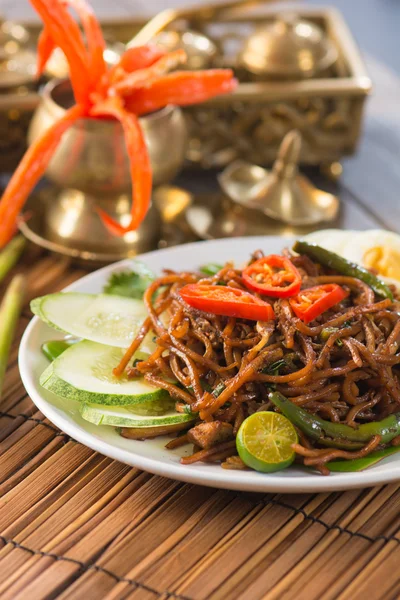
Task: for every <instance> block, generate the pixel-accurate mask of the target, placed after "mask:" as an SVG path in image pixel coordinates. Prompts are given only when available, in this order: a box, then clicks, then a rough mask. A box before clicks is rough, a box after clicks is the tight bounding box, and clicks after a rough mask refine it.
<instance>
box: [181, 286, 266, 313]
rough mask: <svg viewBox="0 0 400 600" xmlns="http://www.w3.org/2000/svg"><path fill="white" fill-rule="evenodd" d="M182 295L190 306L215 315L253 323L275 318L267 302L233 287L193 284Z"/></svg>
mask: <svg viewBox="0 0 400 600" xmlns="http://www.w3.org/2000/svg"><path fill="white" fill-rule="evenodd" d="M180 295H181V297H182V299H183V300H184V301H185V302H186V303H187V304H189V306H192V307H193V308H197V309H198V310H202V311H204V312H209V313H213V314H215V315H224V316H226V317H239V318H242V319H250V320H251V321H271V320H272V319H274V318H275V313H274V311H273V308H272V306H270V305H269V304H268V303H267V302H264V301H263V300H260V299H259V298H257V297H256V296H252V294H249V292H245V291H243V290H239V289H237V288H233V287H228V286H222V285H221V286H219V285H198V284H196V283H191V284H189V285H185V286H184V287H183V288H182V289H181V291H180Z"/></svg>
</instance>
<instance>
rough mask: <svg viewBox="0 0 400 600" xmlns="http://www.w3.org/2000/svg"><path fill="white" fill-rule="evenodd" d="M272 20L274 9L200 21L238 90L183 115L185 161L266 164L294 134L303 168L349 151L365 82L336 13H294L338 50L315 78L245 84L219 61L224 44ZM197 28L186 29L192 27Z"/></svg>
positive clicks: (357, 135) (363, 71)
mask: <svg viewBox="0 0 400 600" xmlns="http://www.w3.org/2000/svg"><path fill="white" fill-rule="evenodd" d="M279 12H281V11H279ZM277 14H278V11H277V10H276V11H268V13H267V14H265V13H264V15H259V14H258V15H257V14H254V15H253V16H249V14H248V11H246V12H244V11H232V15H231V16H230V17H226V16H225V17H224V20H223V21H222V20H221V21H220V22H219V23H218V24H216V23H215V22H214V23H207V22H202V23H201V30H202V32H203V33H205V34H206V35H208V36H209V37H211V39H213V40H214V41H215V42H216V43H217V44H218V46H219V47H220V48H221V50H222V55H223V64H224V66H232V67H233V68H236V69H235V70H236V74H237V76H238V78H239V81H240V84H239V86H238V89H237V90H236V92H235V93H234V94H232V95H230V96H221V97H218V98H215V99H213V100H211V101H208V102H207V103H205V104H202V105H200V106H193V107H189V108H186V109H185V112H186V115H187V118H188V122H189V125H190V132H191V142H190V148H189V158H190V160H191V161H192V162H194V163H198V164H199V165H201V166H203V167H209V166H223V165H225V164H227V163H228V162H230V161H231V160H232V159H234V158H238V157H241V158H245V159H246V160H248V161H251V162H255V163H257V164H260V165H269V164H271V163H272V161H273V160H274V158H275V157H276V153H277V149H278V147H279V144H280V142H281V141H282V139H283V137H284V135H285V134H286V133H287V132H288V131H289V130H291V129H294V128H295V129H298V130H299V131H300V132H301V134H302V138H303V148H302V155H301V162H302V163H304V164H310V165H320V164H324V163H328V164H329V163H331V162H334V161H337V160H339V159H340V158H342V157H343V156H346V155H351V154H353V153H354V151H355V150H356V148H357V143H358V140H359V138H360V131H361V125H362V118H363V109H364V103H365V99H366V97H367V96H368V94H369V92H370V91H371V80H370V78H369V77H368V73H367V71H366V68H365V65H364V62H363V60H362V58H361V55H360V52H359V50H358V47H357V45H356V43H355V41H354V39H353V36H352V35H351V32H350V31H349V29H348V27H347V25H346V23H345V21H344V19H343V17H342V16H341V14H340V13H339V12H338V11H337V10H335V9H332V8H328V9H319V10H312V9H307V8H305V7H302V6H301V7H299V8H298V9H296V14H298V15H299V16H300V17H302V18H304V19H307V20H310V21H312V22H314V23H316V24H317V25H319V26H320V27H321V28H322V29H323V30H324V31H325V32H326V35H327V37H328V38H330V39H331V40H332V42H333V43H334V44H335V46H336V48H337V50H338V56H339V57H338V60H337V61H336V63H335V65H334V66H333V67H332V68H331V69H330V71H328V72H326V73H324V74H323V76H322V77H314V78H312V79H305V80H300V81H281V80H278V81H277V80H275V81H268V82H267V81H249V79H250V77H249V74H248V73H246V72H245V71H244V70H243V69H241V68H240V66H239V65H237V64H235V61H232V60H230V59H229V57H226V56H225V49H226V48H228V47H229V45H231V46H233V45H234V44H238V43H239V44H240V43H243V42H244V41H245V39H246V37H245V36H248V35H249V34H250V33H251V32H252V30H254V29H255V27H257V26H259V25H260V24H264V23H267V22H268V21H271V20H273V19H275V18H276V16H277ZM225 15H226V13H225ZM199 25H200V24H199V23H190V22H189V23H187V26H188V27H193V29H195V28H196V27H197V29H198V28H199ZM217 25H218V26H217Z"/></svg>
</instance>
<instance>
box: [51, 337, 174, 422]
mask: <svg viewBox="0 0 400 600" xmlns="http://www.w3.org/2000/svg"><path fill="white" fill-rule="evenodd" d="M122 354H123V350H122V349H121V348H112V347H111V346H104V345H103V344H97V343H96V342H89V341H87V340H84V341H82V342H79V343H77V344H74V345H73V346H71V347H70V348H68V350H65V352H63V353H62V354H61V355H60V356H59V357H58V358H57V359H56V360H55V361H54V362H53V363H52V364H51V365H50V366H49V367H47V369H46V370H45V371H44V373H43V374H42V376H41V378H40V383H41V385H42V386H43V387H44V388H45V389H46V390H49V391H50V392H53V393H54V394H56V395H57V396H61V398H67V399H71V400H77V401H78V402H83V403H90V404H102V405H111V406H112V405H114V406H127V405H128V406H130V410H132V411H134V412H137V413H139V414H142V413H144V414H160V413H164V412H165V411H167V410H170V409H171V407H172V406H173V405H174V401H173V400H172V398H171V397H170V396H169V394H168V392H166V391H165V390H163V389H160V388H156V387H153V386H151V385H150V384H148V383H147V382H146V381H145V380H144V379H128V378H127V377H126V376H123V377H121V378H117V377H114V375H113V374H112V370H113V367H115V365H117V364H118V362H119V361H120V359H121V356H122ZM136 357H137V358H145V357H146V355H144V354H143V353H137V354H136Z"/></svg>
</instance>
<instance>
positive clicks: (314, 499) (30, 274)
mask: <svg viewBox="0 0 400 600" xmlns="http://www.w3.org/2000/svg"><path fill="white" fill-rule="evenodd" d="M117 4H121V3H117ZM338 4H339V2H338ZM342 4H344V0H342ZM348 4H350V3H348ZM354 4H357V5H358V7H360V4H361V3H360V2H359V1H357V2H354ZM378 5H379V11H382V12H383V13H384V15H385V17H384V19H383V17H382V14H381V13H380V12H379V15H380V17H379V18H380V19H381V21H382V19H383V20H385V19H386V21H385V22H387V23H389V22H390V15H391V14H392V15H393V20H394V18H395V16H396V15H397V17H399V6H398V4H396V3H395V2H393V1H392V2H390V0H386V1H384V0H382V1H378V0H376V1H375V2H368V3H363V7H365V14H370V15H373V14H375V13H374V10H375V11H378ZM371 6H372V7H373V9H371ZM371 10H372V12H371ZM377 14H378V13H377ZM358 27H359V30H360V24H359V26H358ZM369 27H370V28H371V27H372V24H371V23H370V24H369ZM391 27H392V25H390V26H389V25H388V36H389V37H390V32H391V31H392V29H391ZM367 29H368V28H367ZM385 32H386V30H385ZM385 32H382V38H383V37H385ZM396 35H397V28H396ZM374 43H375V44H376V40H375V42H374ZM383 44H384V42H383ZM386 44H387V46H388V47H390V44H391V42H388V41H387V40H386ZM367 49H368V50H369V52H370V53H371V52H372V50H373V47H372V46H369V47H368V48H367ZM399 56H400V53H398V54H397V58H396V57H392V61H391V62H390V61H389V60H388V61H387V62H388V63H390V64H391V66H392V68H394V69H396V68H398V67H399V62H398V60H399ZM379 59H380V60H382V56H381V55H380V56H379ZM368 64H369V67H370V71H371V75H372V77H373V79H374V81H375V87H376V93H375V96H374V98H372V99H371V102H370V104H369V107H368V117H367V120H366V126H365V135H364V138H363V140H362V143H361V146H360V149H359V152H358V154H357V156H355V157H354V158H351V159H349V160H347V161H346V162H345V170H344V174H343V178H342V181H341V183H340V186H339V191H340V196H341V200H342V215H341V226H342V227H345V228H357V229H367V228H370V227H386V228H389V229H393V230H395V231H398V232H400V202H399V189H400V169H399V168H398V166H397V165H398V161H399V156H400V113H399V108H398V107H399V106H400V103H399V99H400V83H399V80H398V79H396V77H395V76H394V75H393V73H391V72H390V71H388V70H386V68H385V67H383V66H382V62H376V60H374V59H372V58H370V56H369V57H368ZM213 177H214V176H213V175H210V176H209V177H208V178H207V179H206V182H205V183H204V181H203V182H200V181H198V182H197V185H198V187H199V188H201V187H203V189H211V188H212V187H213V186H215V181H214V179H213ZM17 271H20V272H23V273H25V274H26V277H27V279H28V290H29V294H28V296H29V297H28V298H27V304H26V306H25V308H24V311H23V314H22V316H21V319H20V322H19V326H18V331H17V336H16V339H15V341H14V344H13V347H12V352H11V356H10V360H9V364H8V369H7V374H6V381H5V391H4V395H3V398H2V403H1V406H0V410H1V412H0V444H1V445H0V453H1V458H0V572H1V578H0V598H1V599H9V600H15V599H21V600H22V599H23V600H25V599H29V600H36V599H38V600H42V599H52V598H63V599H71V600H75V599H77V598H85V599H86V600H91V599H93V600H98V599H103V598H105V599H110V600H111V599H123V598H131V599H132V600H167V599H169V598H171V599H176V600H230V599H231V600H236V599H241V600H258V599H261V598H268V599H271V600H272V599H276V600H283V599H284V600H291V599H293V600H295V599H296V600H302V599H304V600H306V599H307V600H320V599H324V600H328V599H329V600H334V599H336V598H341V599H343V600H358V599H360V600H361V599H365V598H368V599H372V600H378V599H381V598H382V599H385V600H389V599H392V598H393V599H394V598H398V597H399V596H400V571H399V568H398V565H399V560H400V549H399V544H400V535H399V532H400V515H399V510H398V507H399V501H400V485H399V484H392V485H389V486H383V487H378V488H373V489H366V490H355V491H349V492H339V493H333V494H297V495H295V494H292V495H280V494H249V493H240V492H229V491H224V490H214V489H211V488H205V487H199V486H194V485H189V484H184V483H180V482H175V481H171V480H168V479H164V478H162V477H156V476H152V475H150V474H147V473H143V472H140V471H139V470H137V469H133V468H130V467H128V466H126V465H123V464H120V463H117V462H115V461H112V460H111V459H108V458H105V457H103V456H101V455H99V454H97V453H95V452H93V451H92V450H89V449H88V448H86V447H84V446H82V445H81V444H79V443H77V442H75V441H74V440H73V439H71V438H69V437H68V436H66V435H65V434H63V433H62V432H61V431H59V430H58V429H57V428H56V427H54V426H53V425H52V424H51V423H50V422H49V421H48V420H47V419H46V418H45V417H44V416H43V415H42V414H41V413H40V412H39V411H38V410H37V409H36V408H35V406H34V405H33V403H32V401H31V400H30V398H29V397H28V396H27V394H26V392H25V390H24V388H23V386H22V383H21V380H20V376H19V371H18V364H17V354H18V345H19V340H20V337H21V335H22V333H23V331H24V329H25V327H26V325H27V323H28V322H29V319H30V317H31V313H30V311H29V308H28V301H29V299H30V298H32V297H35V296H38V295H42V294H45V293H49V292H54V291H56V290H60V289H62V288H63V287H64V286H66V285H67V284H69V283H71V282H72V281H74V280H76V279H78V278H80V277H81V276H82V275H84V274H85V271H84V270H83V269H82V268H78V267H76V266H74V265H73V264H71V263H70V262H69V261H68V260H66V259H64V258H61V257H56V256H50V255H47V254H45V253H43V252H41V251H40V250H39V249H35V248H32V247H31V248H30V249H29V251H28V252H27V253H26V254H25V257H24V259H23V261H22V262H21V263H20V264H19V266H18V268H16V269H15V270H14V272H17ZM0 291H1V292H2V291H3V289H1V290H0Z"/></svg>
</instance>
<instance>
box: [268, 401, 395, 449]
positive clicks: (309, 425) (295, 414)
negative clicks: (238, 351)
mask: <svg viewBox="0 0 400 600" xmlns="http://www.w3.org/2000/svg"><path fill="white" fill-rule="evenodd" d="M269 399H270V400H271V402H272V403H273V404H274V405H275V406H276V407H277V408H279V409H280V410H281V411H282V413H283V414H284V415H285V417H287V418H288V419H289V421H291V422H292V423H293V425H296V427H298V428H299V429H301V431H303V432H304V433H305V434H306V435H308V436H309V437H310V438H312V439H313V440H317V441H319V442H320V443H322V444H323V445H326V446H328V445H332V446H335V440H337V441H338V443H339V444H340V447H342V448H345V447H346V442H349V449H354V448H355V445H354V442H359V443H363V444H365V443H367V442H369V440H370V439H371V438H372V437H373V436H374V435H380V436H381V438H382V444H388V443H389V442H391V441H392V440H393V439H394V438H395V437H397V436H398V435H400V413H395V414H393V415H389V416H388V417H386V418H385V419H382V421H375V422H371V423H363V424H362V425H359V427H358V428H357V429H353V428H352V427H349V426H348V425H344V424H343V423H332V422H331V421H325V420H324V419H321V418H320V417H317V416H316V415H312V414H310V413H308V412H307V411H305V410H304V409H303V408H300V406H296V404H293V402H291V401H290V400H288V399H287V398H285V396H283V395H282V394H280V393H279V392H272V393H271V394H269ZM339 444H338V445H339Z"/></svg>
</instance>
